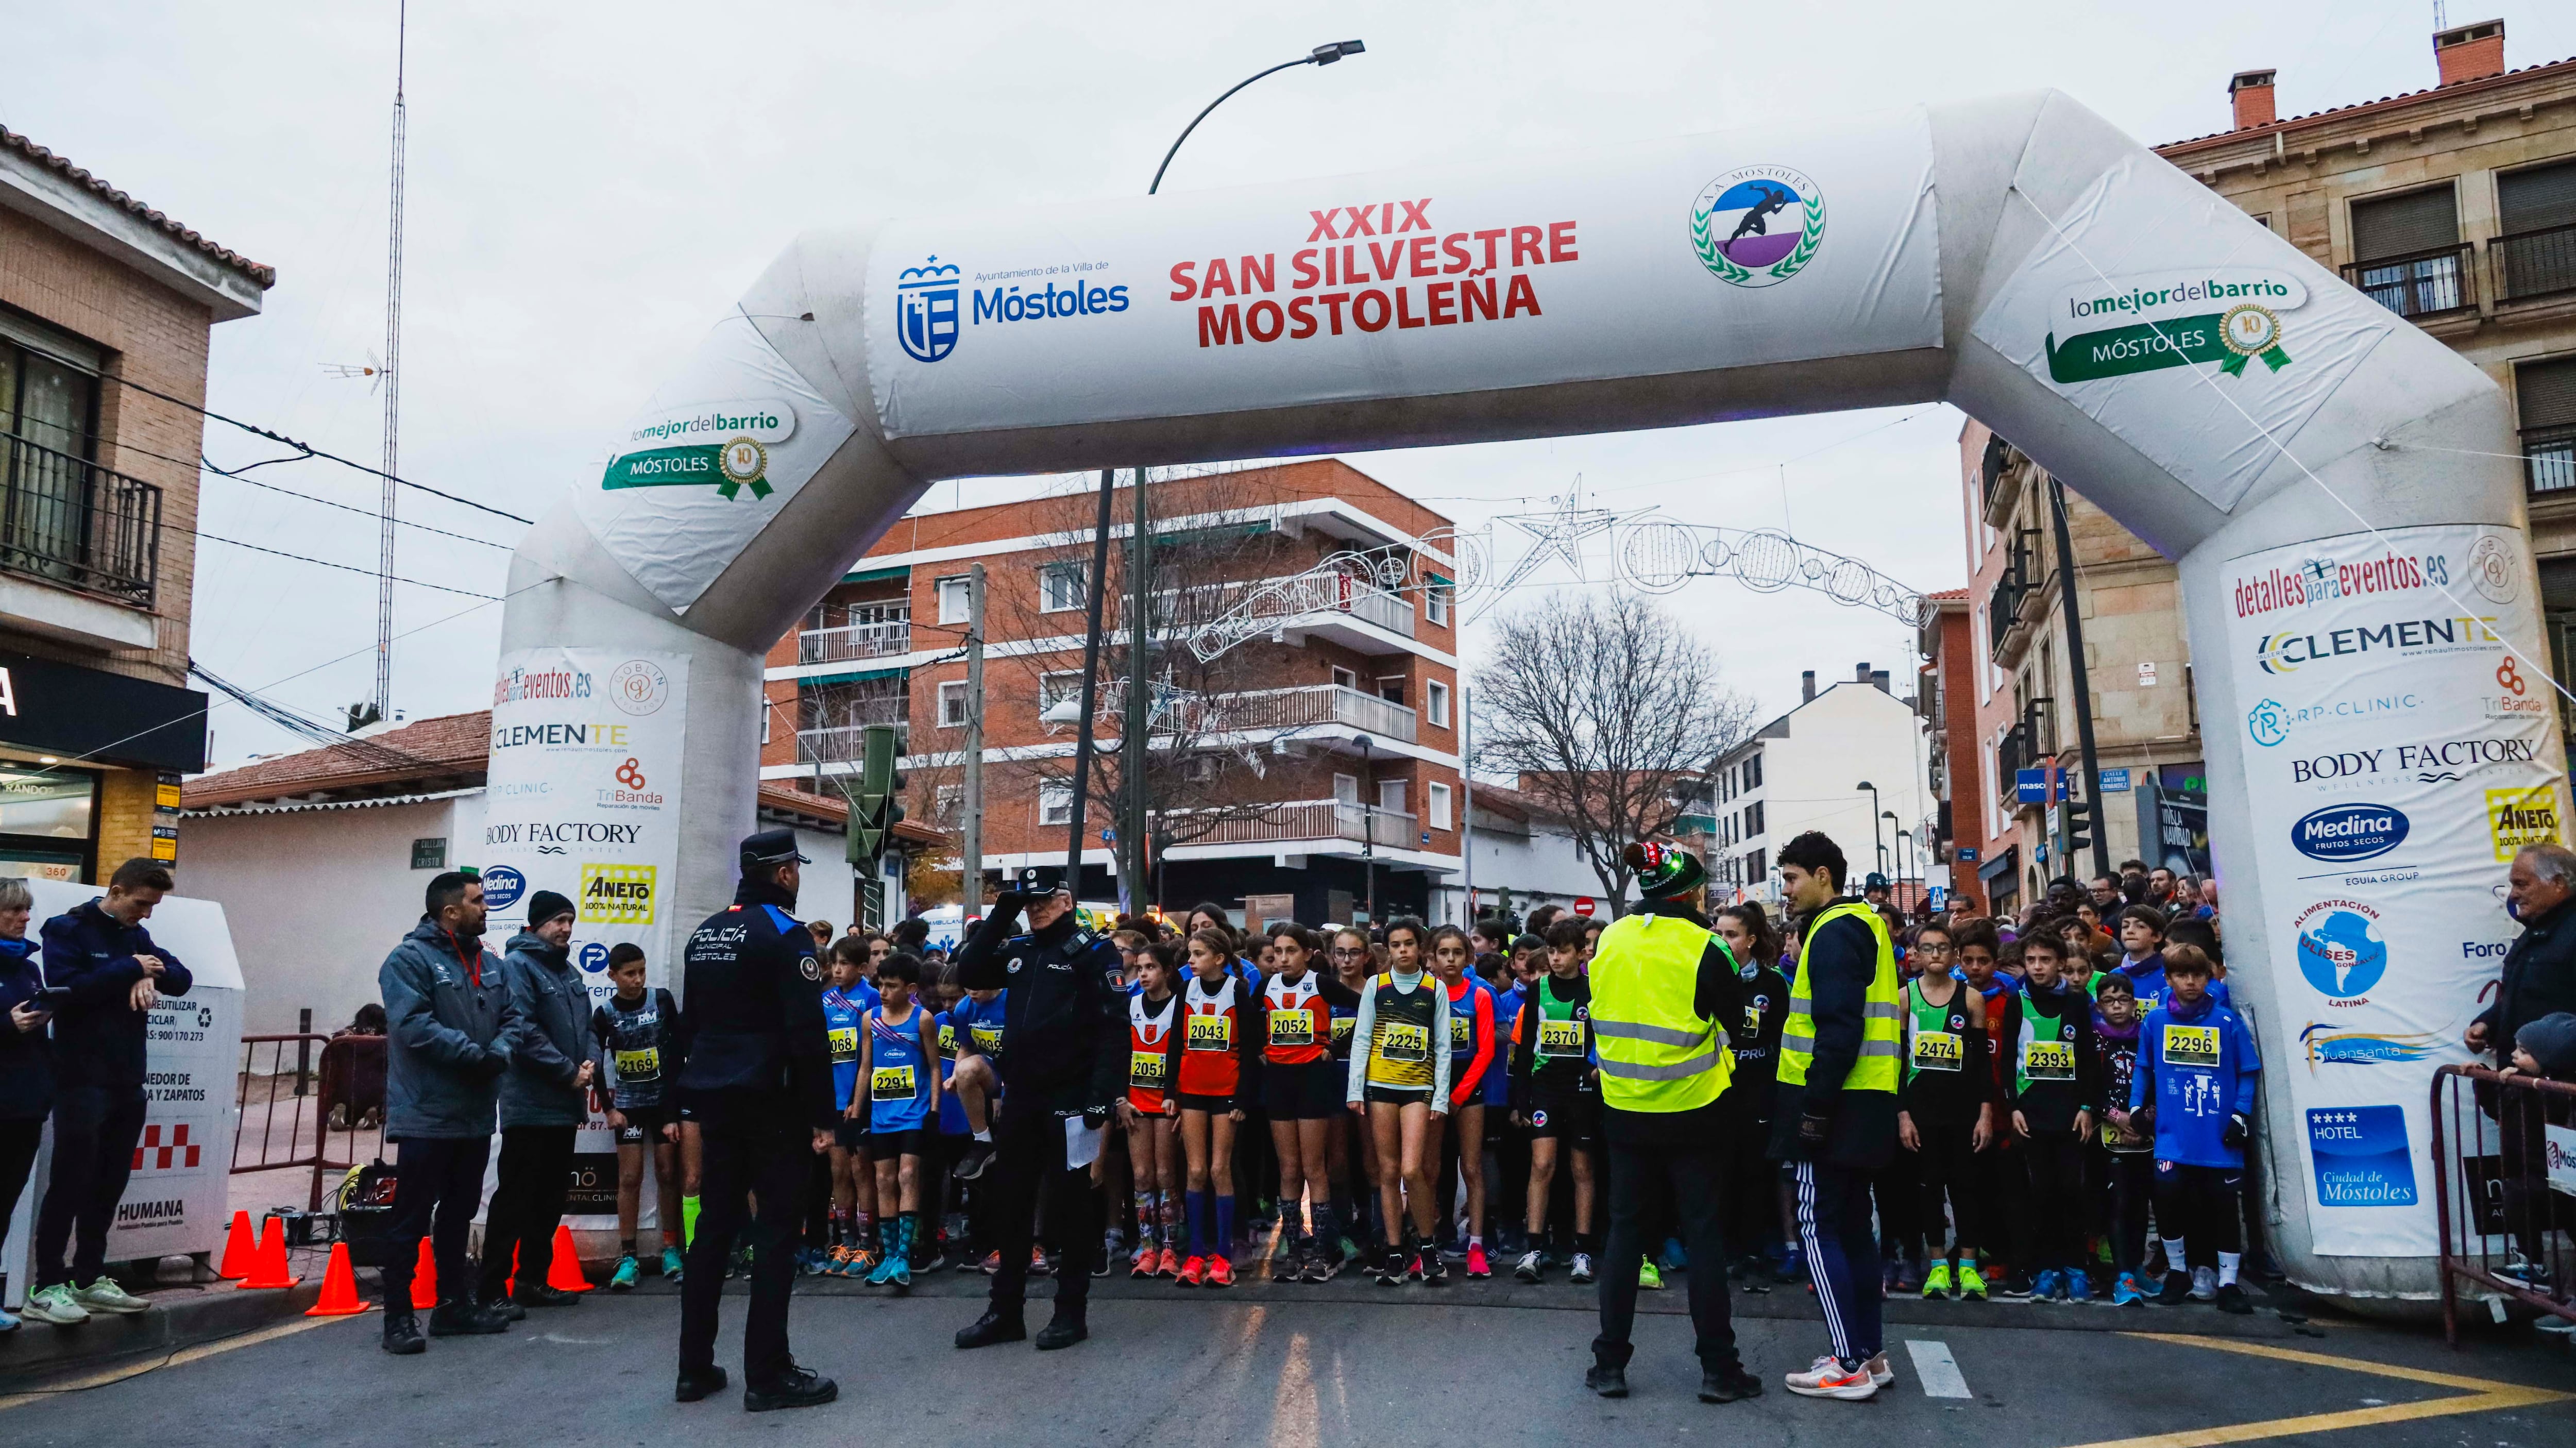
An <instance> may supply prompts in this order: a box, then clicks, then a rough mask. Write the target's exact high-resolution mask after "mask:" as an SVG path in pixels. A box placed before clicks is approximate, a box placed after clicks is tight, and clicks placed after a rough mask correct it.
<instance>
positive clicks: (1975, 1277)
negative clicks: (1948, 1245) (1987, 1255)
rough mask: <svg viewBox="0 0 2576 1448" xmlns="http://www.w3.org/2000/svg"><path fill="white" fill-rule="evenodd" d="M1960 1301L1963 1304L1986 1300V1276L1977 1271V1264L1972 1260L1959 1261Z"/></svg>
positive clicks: (1961, 1259) (1964, 1258) (1962, 1259)
mask: <svg viewBox="0 0 2576 1448" xmlns="http://www.w3.org/2000/svg"><path fill="white" fill-rule="evenodd" d="M1959 1300H1960V1301H1962V1302H1983V1301H1985V1300H1986V1278H1985V1274H1984V1273H1982V1272H1979V1271H1978V1270H1977V1264H1976V1262H1975V1260H1974V1259H1972V1258H1968V1257H1962V1258H1960V1259H1959Z"/></svg>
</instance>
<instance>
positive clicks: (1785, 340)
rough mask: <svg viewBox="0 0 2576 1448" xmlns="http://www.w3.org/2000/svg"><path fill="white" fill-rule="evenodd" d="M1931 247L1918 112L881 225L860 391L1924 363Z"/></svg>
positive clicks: (1314, 398) (897, 413)
mask: <svg viewBox="0 0 2576 1448" xmlns="http://www.w3.org/2000/svg"><path fill="white" fill-rule="evenodd" d="M1433 177H1436V178H1437V179H1430V178H1433ZM1938 249H1939V233H1938V228H1937V226H1936V224H1935V221H1934V217H1933V211H1932V146H1931V133H1930V128H1929V125H1928V122H1927V120H1926V118H1925V116H1924V115H1923V113H1922V112H1920V111H1915V112H1908V113H1903V114H1900V115H1897V116H1895V117H1881V118H1878V119H1876V120H1875V121H1870V122H1863V123H1860V124H1836V123H1834V122H1831V121H1824V120H1816V119H1812V118H1808V119H1801V120H1800V121H1798V122H1797V123H1796V124H1794V125H1787V124H1783V125H1768V126H1761V127H1750V128H1747V129H1745V130H1741V131H1734V132H1728V133H1724V134H1719V135H1710V136H1694V137H1688V138H1683V139H1678V140H1672V141H1664V142H1656V143H1653V144H1650V145H1645V146H1639V147H1631V148H1628V149H1626V150H1622V151H1612V152H1608V153H1597V152H1596V153H1587V154H1582V155H1568V156H1555V157H1538V158H1529V159H1523V160H1516V161H1515V162H1514V163H1512V164H1511V165H1509V166H1507V167H1491V168H1483V169H1478V170H1472V171H1455V170H1448V169H1443V170H1440V171H1438V172H1423V173H1416V174H1408V173H1403V172H1390V173H1382V174H1378V175H1370V176H1357V177H1340V178H1325V179H1318V180H1313V181H1305V182H1289V183H1284V184H1280V185H1272V186H1265V187H1262V188H1261V189H1259V190H1258V191H1244V192H1228V191H1216V192H1203V193H1198V194H1190V195H1178V196H1162V197H1156V198H1154V199H1152V200H1151V201H1150V202H1147V203H1144V204H1143V205H1142V206H1139V205H1137V204H1135V203H1121V204H1116V205H1102V206H1093V207H1084V208H1047V209H1042V210H1034V211H1033V210H1030V209H1027V208H1020V209H1016V210H1012V211H1008V212H1000V213H992V214H986V215H981V216H972V217H957V218H948V219H942V220H920V221H898V222H894V223H891V224H889V225H888V226H887V227H886V229H885V230H884V231H883V232H882V233H881V234H880V235H879V237H878V239H877V241H876V243H875V245H874V249H873V252H872V254H871V260H870V262H869V267H870V273H869V276H868V283H867V291H868V307H867V317H868V335H867V357H868V376H869V379H870V381H871V383H872V385H873V386H874V388H875V398H876V404H877V411H878V415H879V416H880V417H881V418H882V419H883V421H884V425H885V429H886V433H887V436H889V437H890V438H901V437H915V436H925V435H936V434H944V433H960V432H974V431H986V430H1002V429H1016V428H1028V427H1046V426H1062V425H1069V424H1081V423H1090V422H1103V421H1114V420H1122V419H1133V418H1154V417H1175V416H1192V415H1201V414H1207V413H1218V412H1231V411H1238V410H1241V411H1253V410H1259V409H1267V408H1278V407H1292V406H1297V405H1301V404H1313V403H1325V402H1340V401H1356V400H1363V399H1371V398H1390V397H1408V396H1419V395H1434V394H1443V393H1469V392H1488V391H1495V390H1500V389H1506V388H1519V387H1535V386H1543V385H1547V384H1551V383H1560V382H1570V381H1582V380H1592V379H1609V378H1622V377H1643V376H1657V375H1663V374H1668V373H1684V372H1699V371H1707V370H1712V369H1719V368H1730V367H1747V366H1759V365H1762V364H1766V363H1778V362H1789V361H1797V360H1803V359H1808V358H1821V357H1834V356H1844V355H1851V354H1858V353H1870V352H1886V351H1896V350H1902V349H1910V348H1929V347H1938V346H1940V345H1941V302H1940V275H1939V265H1938V263H1939V255H1938Z"/></svg>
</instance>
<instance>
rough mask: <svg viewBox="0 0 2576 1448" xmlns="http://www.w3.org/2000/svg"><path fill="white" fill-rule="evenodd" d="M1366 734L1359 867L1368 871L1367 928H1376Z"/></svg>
mask: <svg viewBox="0 0 2576 1448" xmlns="http://www.w3.org/2000/svg"><path fill="white" fill-rule="evenodd" d="M1370 742H1371V741H1370V739H1369V737H1368V736H1367V735H1365V734H1363V735H1361V736H1360V868H1361V869H1363V870H1365V871H1367V872H1368V913H1369V928H1370V929H1371V930H1375V929H1377V928H1378V918H1377V783H1376V781H1375V780H1374V779H1372V778H1371V777H1370V774H1369V744H1370Z"/></svg>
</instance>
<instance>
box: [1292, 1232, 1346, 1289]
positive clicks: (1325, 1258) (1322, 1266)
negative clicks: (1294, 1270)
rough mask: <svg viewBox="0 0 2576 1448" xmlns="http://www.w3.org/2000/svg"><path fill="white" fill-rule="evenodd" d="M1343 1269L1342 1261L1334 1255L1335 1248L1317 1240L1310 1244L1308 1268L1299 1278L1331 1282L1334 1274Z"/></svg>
mask: <svg viewBox="0 0 2576 1448" xmlns="http://www.w3.org/2000/svg"><path fill="white" fill-rule="evenodd" d="M1341 1270H1342V1264H1341V1261H1340V1259H1339V1258H1337V1257H1335V1256H1334V1255H1333V1249H1332V1248H1330V1247H1328V1246H1326V1245H1324V1244H1323V1243H1322V1242H1315V1243H1312V1244H1310V1245H1309V1248H1308V1250H1307V1253H1306V1270H1305V1272H1304V1273H1303V1275H1301V1276H1300V1277H1299V1279H1298V1280H1299V1281H1301V1282H1315V1283H1323V1282H1330V1281H1332V1280H1333V1274H1334V1273H1336V1272H1339V1271H1341Z"/></svg>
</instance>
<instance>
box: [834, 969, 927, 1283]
mask: <svg viewBox="0 0 2576 1448" xmlns="http://www.w3.org/2000/svg"><path fill="white" fill-rule="evenodd" d="M920 985H921V957H919V956H917V955H914V954H913V953H912V952H910V951H908V950H899V951H895V952H894V953H892V954H890V955H888V956H886V958H885V959H884V960H882V961H879V962H878V963H877V994H878V995H879V996H880V997H882V1003H881V1004H880V1005H878V1007H877V1008H876V1009H875V1010H872V1011H870V1012H868V1028H867V1033H866V1034H865V1035H864V1036H862V1037H861V1038H860V1041H859V1079H860V1080H862V1081H865V1082H867V1083H868V1099H867V1106H866V1110H867V1114H868V1141H869V1146H870V1154H871V1155H872V1156H874V1157H875V1158H876V1198H877V1215H878V1216H879V1218H881V1219H885V1218H890V1219H891V1220H892V1223H893V1232H892V1234H891V1235H890V1236H889V1237H888V1239H887V1241H886V1244H885V1255H884V1259H883V1260H882V1261H880V1262H879V1263H878V1264H877V1267H876V1270H875V1271H873V1272H870V1273H869V1274H868V1281H870V1282H871V1283H874V1284H876V1285H877V1286H880V1287H883V1286H886V1285H887V1284H889V1283H891V1284H892V1285H894V1286H896V1287H907V1288H908V1287H910V1286H911V1285H912V1252H913V1247H914V1245H915V1244H916V1243H918V1242H919V1241H920V1239H921V1159H922V1158H923V1157H924V1156H926V1155H928V1154H929V1151H930V1137H931V1136H932V1134H933V1133H934V1131H935V1130H936V1129H937V1125H938V1117H939V1067H938V1062H939V1025H938V1023H937V1022H936V1021H934V1020H932V1019H931V1013H930V1012H929V1011H927V1010H925V1009H923V1008H922V1005H921V1003H920V1002H919V1001H916V1000H914V999H913V998H912V997H913V991H914V990H915V989H917V988H918V987H919V986H920ZM854 1109H855V1108H854Z"/></svg>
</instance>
